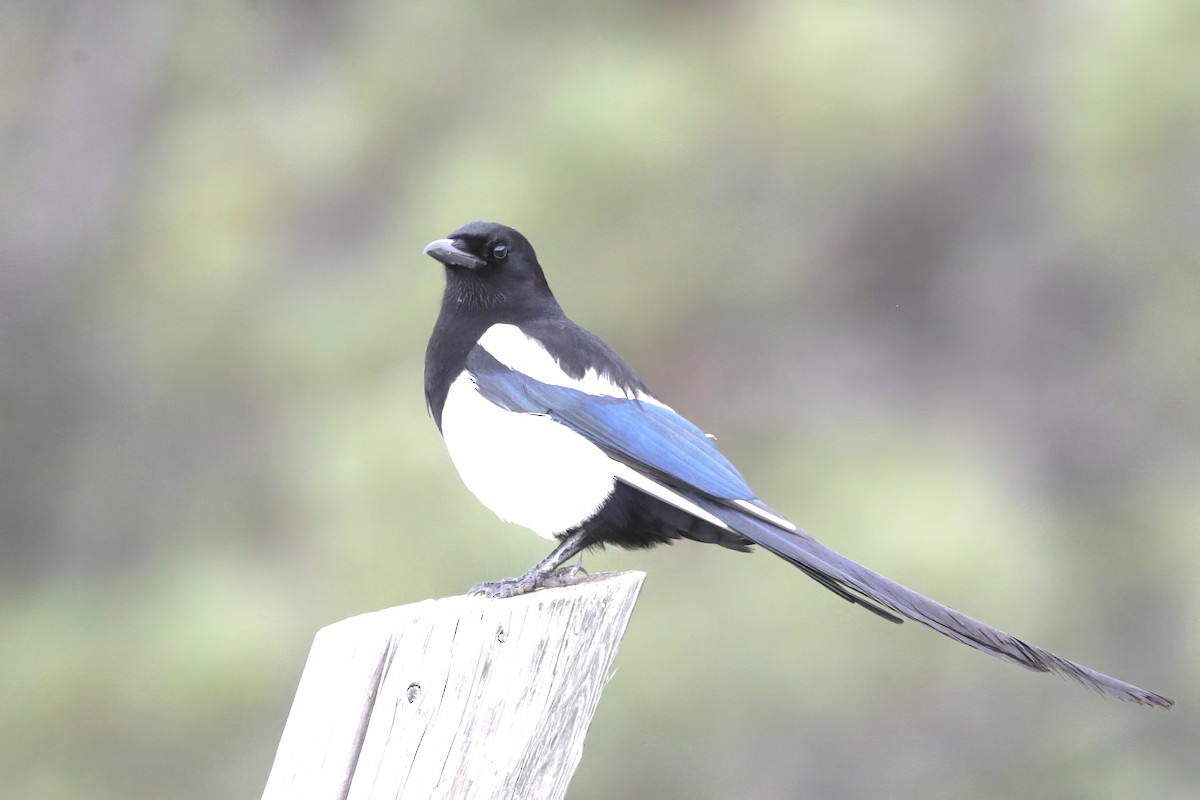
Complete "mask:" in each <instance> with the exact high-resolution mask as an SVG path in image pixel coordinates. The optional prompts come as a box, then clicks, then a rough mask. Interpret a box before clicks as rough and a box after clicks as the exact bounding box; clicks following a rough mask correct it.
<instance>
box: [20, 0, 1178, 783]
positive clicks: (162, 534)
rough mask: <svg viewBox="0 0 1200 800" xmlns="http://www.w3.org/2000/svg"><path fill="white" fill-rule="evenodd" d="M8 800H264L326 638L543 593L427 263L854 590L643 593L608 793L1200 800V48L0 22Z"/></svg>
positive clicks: (747, 579)
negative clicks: (550, 299) (448, 394)
mask: <svg viewBox="0 0 1200 800" xmlns="http://www.w3.org/2000/svg"><path fill="white" fill-rule="evenodd" d="M0 132H2V139H0V176H2V177H3V180H0V686H2V687H3V688H2V691H0V776H2V778H0V785H3V787H4V789H3V794H4V795H5V796H6V797H13V798H17V797H20V798H52V799H53V798H80V797H87V798H96V799H97V800H106V799H107V798H212V797H257V796H258V794H259V793H260V791H261V788H262V785H263V783H264V781H265V779H266V776H267V772H268V770H269V768H270V764H271V760H272V757H273V754H274V749H275V746H276V744H277V742H278V737H279V734H280V732H281V731H282V728H283V723H284V720H285V717H286V714H287V710H288V707H289V704H290V700H291V697H292V693H293V691H294V689H295V685H296V682H297V679H298V677H299V674H300V670H301V668H302V666H303V662H304V658H305V655H306V653H307V648H308V646H309V643H310V641H311V637H312V635H313V633H314V632H315V631H316V629H317V628H319V627H320V626H323V625H325V624H328V623H330V622H333V621H335V620H337V619H340V618H342V617H346V616H349V615H352V614H357V613H361V612H365V611H370V610H374V609H378V608H383V607H387V606H390V605H398V604H403V603H408V602H413V601H416V600H420V599H423V598H426V597H431V596H442V595H450V594H456V593H459V592H461V591H462V590H464V589H465V588H466V587H467V586H470V585H471V584H473V583H476V582H478V581H480V580H484V579H492V578H497V577H501V576H504V575H511V574H517V573H519V572H521V571H523V570H524V569H526V568H527V567H528V566H529V565H530V564H532V563H533V562H534V561H536V560H537V559H539V558H540V557H542V556H543V555H544V554H545V551H546V549H547V548H546V544H545V542H543V541H542V540H540V539H538V538H537V537H535V536H533V535H531V534H529V533H528V532H526V531H522V530H519V529H516V528H512V527H511V526H508V525H505V524H502V523H500V522H498V521H497V520H495V519H494V518H492V517H491V516H490V515H489V513H488V512H487V511H485V510H484V509H482V508H481V507H479V506H478V504H477V503H476V502H475V501H474V499H473V498H472V497H470V496H469V495H468V494H467V492H466V491H465V489H463V488H462V486H461V485H460V483H459V481H458V479H457V477H456V475H455V474H454V471H453V468H452V467H451V465H450V463H449V460H448V458H447V457H446V456H445V454H444V452H443V449H442V444H441V441H440V438H439V436H438V434H437V431H436V429H435V427H434V425H433V424H432V422H431V421H430V420H429V419H428V417H427V415H426V412H425V408H424V404H423V397H422V359H423V352H424V347H425V341H426V338H427V336H428V334H429V331H430V329H431V327H432V324H433V320H434V317H435V314H436V311H437V307H438V303H439V299H440V294H441V290H442V276H441V270H440V268H439V267H438V265H437V264H436V263H435V262H433V261H431V260H430V259H428V258H425V257H423V256H422V255H421V248H422V246H423V245H424V244H425V243H427V242H428V241H430V240H431V239H434V238H438V237H441V236H444V235H445V234H447V233H449V232H450V231H451V230H453V229H454V228H456V227H458V226H459V225H460V224H462V223H464V222H467V221H470V220H473V219H493V220H497V221H501V222H505V223H508V224H511V225H513V226H515V227H517V228H519V229H520V230H521V231H522V232H524V233H525V234H526V235H528V236H529V238H530V239H531V240H532V241H533V243H534V245H535V247H537V249H538V253H539V255H540V256H541V260H542V263H543V264H544V265H545V267H546V270H547V273H548V275H549V278H550V281H551V284H552V286H554V288H555V290H556V293H557V295H558V297H559V299H560V300H561V302H562V303H563V305H564V307H565V308H566V309H567V310H568V313H570V314H571V315H572V316H573V317H574V318H575V319H576V320H578V321H579V322H581V323H582V324H584V325H586V326H588V327H590V328H592V329H593V330H595V331H596V332H597V333H599V334H600V335H602V336H603V337H605V338H606V339H607V340H608V341H609V342H610V343H611V344H613V346H614V347H616V348H617V350H618V351H620V352H621V353H623V354H624V355H625V356H626V358H627V359H628V360H629V361H630V362H631V363H632V364H633V365H634V367H635V368H636V369H638V370H639V371H640V372H641V373H642V374H643V375H644V376H645V377H646V379H647V381H648V382H649V383H650V385H651V386H652V387H653V388H654V389H655V391H656V392H657V393H658V394H659V395H660V396H661V397H663V398H664V399H665V400H666V401H667V402H669V403H671V404H672V405H673V406H675V407H676V408H677V409H679V410H680V411H682V412H683V413H685V414H687V415H688V416H689V417H691V418H692V419H694V420H695V421H696V422H698V423H699V424H701V425H702V426H703V427H704V428H705V429H706V430H709V431H712V432H714V433H715V434H717V435H718V436H719V437H720V440H721V445H722V448H723V450H724V451H725V452H726V454H727V455H729V456H730V457H731V459H732V460H733V461H734V462H735V463H737V464H738V465H739V466H740V467H741V469H742V471H743V473H744V474H745V475H746V476H747V478H748V479H749V480H750V482H751V484H753V485H754V486H755V487H756V488H757V490H758V491H759V493H760V494H761V496H762V497H763V498H764V499H766V500H767V501H768V502H769V503H771V504H772V505H774V506H776V507H778V508H780V509H781V510H783V511H785V512H786V513H788V514H789V515H790V516H792V518H793V519H795V520H796V521H797V522H799V523H800V524H802V525H804V526H805V527H807V528H808V529H809V530H811V531H813V532H815V533H816V534H817V535H818V536H820V537H821V538H822V539H824V540H825V541H826V542H827V543H829V544H831V545H833V546H834V547H836V548H838V549H839V550H842V551H843V552H845V553H846V554H848V555H850V556H852V557H855V558H857V559H859V560H861V561H863V562H865V563H866V564H868V565H870V566H872V567H874V568H876V569H878V570H880V571H882V572H884V573H885V574H887V575H889V576H891V577H893V578H895V579H897V580H900V581H902V582H905V583H907V584H909V585H911V586H913V587H914V588H917V589H919V590H921V591H924V592H926V593H928V594H930V595H932V596H933V597H935V598H938V599H941V600H943V601H944V602H948V603H950V604H952V605H954V606H956V607H958V608H960V609H962V610H964V611H966V612H968V613H970V614H973V615H975V616H978V617H980V618H982V619H984V620H987V621H989V622H991V623H993V624H995V625H998V626H1001V627H1003V628H1005V629H1007V630H1009V631H1011V632H1013V633H1015V634H1018V635H1023V636H1027V637H1028V638H1030V639H1031V640H1033V641H1036V642H1038V643H1040V644H1043V645H1045V646H1048V647H1050V648H1051V649H1053V650H1055V651H1057V652H1059V653H1061V654H1063V655H1066V656H1068V657H1071V658H1075V659H1078V660H1080V661H1082V662H1084V663H1087V664H1089V665H1092V666H1094V667H1096V668H1098V669H1101V670H1104V671H1107V672H1110V673H1112V674H1115V675H1117V676H1120V677H1122V678H1125V679H1127V680H1130V681H1132V682H1134V683H1139V684H1141V685H1144V686H1146V687H1147V688H1150V689H1153V690H1156V691H1160V692H1163V693H1165V694H1167V695H1170V696H1173V697H1175V698H1176V699H1177V700H1178V701H1179V703H1180V707H1179V708H1178V709H1177V710H1176V711H1174V712H1172V713H1170V714H1164V713H1161V712H1154V711H1150V710H1146V709H1141V708H1137V707H1135V706H1131V705H1124V704H1120V703H1117V702H1111V701H1106V700H1103V699H1101V698H1099V697H1096V696H1092V695H1089V694H1088V693H1087V692H1085V691H1083V690H1080V689H1078V688H1076V687H1074V686H1072V685H1068V684H1066V683H1064V682H1062V681H1058V680H1055V679H1052V678H1047V677H1044V676H1037V675H1033V674H1031V673H1025V672H1023V671H1021V670H1019V669H1017V668H1015V667H1012V666H1009V665H1005V664H1002V663H1000V662H997V661H994V660H991V659H988V658H986V657H984V656H982V655H979V654H977V653H974V652H971V651H969V650H968V649H967V648H964V647H961V646H959V645H956V644H953V643H951V642H949V641H947V640H945V639H943V638H941V637H938V636H936V635H935V634H933V633H930V632H929V631H927V630H925V629H923V628H921V627H919V626H917V625H915V624H909V625H904V626H891V625H887V624H885V623H882V622H880V621H879V620H877V619H875V618H874V617H872V616H871V615H870V614H866V613H864V612H863V611H861V610H858V609H855V608H854V607H852V606H850V605H847V604H846V603H844V602H842V601H841V600H839V599H838V598H836V597H834V596H833V595H831V594H829V593H827V592H825V591H824V590H822V589H820V588H819V587H818V586H816V585H815V584H813V583H812V582H810V581H808V580H807V579H805V578H804V577H803V576H802V575H800V574H799V573H797V572H796V571H795V570H793V569H791V568H789V567H788V566H787V565H785V564H783V563H782V562H779V561H777V560H776V559H773V558H771V557H770V556H767V555H764V554H756V555H754V556H741V555H736V554H732V553H729V552H725V551H721V550H719V549H717V548H706V547H703V546H700V545H697V544H694V543H686V542H685V543H682V544H679V545H677V546H675V547H671V548H662V549H661V550H660V551H656V552H651V553H624V552H615V551H609V552H605V553H601V554H595V555H592V556H590V557H589V558H588V559H587V564H588V566H589V567H590V568H591V569H593V570H596V569H603V570H620V569H635V568H636V569H645V570H646V571H647V572H648V573H649V579H648V581H647V583H646V588H645V591H644V593H643V595H642V599H641V602H640V605H639V608H638V611H637V613H636V614H635V617H634V620H633V624H632V626H631V627H630V629H629V632H628V635H627V637H626V640H625V644H624V647H623V649H622V652H621V654H620V658H619V661H618V667H619V668H618V671H617V674H616V677H615V679H614V680H613V682H612V684H611V686H610V687H609V689H608V691H607V693H606V694H605V697H604V700H603V702H602V703H601V707H600V711H599V714H598V716H597V717H596V720H595V723H594V725H593V727H592V731H591V734H590V738H589V744H588V748H587V750H586V751H585V754H584V759H583V763H582V765H581V767H580V769H579V772H578V773H577V776H576V780H575V782H574V784H573V787H572V792H571V796H572V797H573V798H578V799H580V800H582V799H583V798H609V797H663V798H701V799H704V798H728V797H754V798H774V797H821V798H860V797H887V798H1013V797H1053V798H1122V799H1124V798H1130V797H1153V798H1157V799H1163V798H1185V797H1194V796H1195V792H1196V787H1197V785H1200V762H1198V760H1197V758H1196V750H1197V744H1198V743H1200V725H1198V724H1197V717H1196V714H1195V709H1196V707H1197V703H1198V702H1200V690H1198V689H1197V683H1198V680H1200V667H1198V664H1200V625H1198V622H1200V588H1198V581H1197V572H1198V570H1200V539H1198V537H1197V534H1198V533H1200V525H1198V521H1200V404H1198V403H1197V395H1198V392H1200V324H1198V320H1200V313H1198V312H1200V5H1197V4H1195V3H1181V2H1171V1H1170V0H1105V1H1102V2H1090V3H1066V2H1061V3H1054V2H1052V3H1036V2H1015V3H996V4H963V3H956V2H950V0H945V1H944V2H919V3H905V4H897V3H893V2H884V0H875V1H873V2H872V1H870V0H863V1H857V0H856V1H855V2H833V1H832V0H829V1H828V2H788V1H787V0H774V1H772V0H761V1H759V2H754V1H753V0H751V1H748V2H702V3H683V2H642V3H630V2H617V3H599V2H591V3H588V2H584V3H575V4H570V5H568V4H553V3H534V2H500V3H483V2H476V3H441V4H417V3H403V2H381V1H379V0H375V1H371V0H350V1H347V2H338V3H332V2H316V0H305V1H304V2H301V1H299V0H291V1H289V0H259V2H239V1H238V0H218V1H217V2H209V3H184V2H177V1H174V0H171V1H168V0H158V2H151V3H147V2H135V0H108V2H104V3H95V2H61V1H59V2H54V1H46V0H42V1H40V2H39V1H38V0H8V2H6V3H5V4H4V6H3V8H2V9H0Z"/></svg>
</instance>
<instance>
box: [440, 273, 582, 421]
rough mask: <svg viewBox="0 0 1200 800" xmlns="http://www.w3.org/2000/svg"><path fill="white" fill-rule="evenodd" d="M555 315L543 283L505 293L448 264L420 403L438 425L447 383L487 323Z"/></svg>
mask: <svg viewBox="0 0 1200 800" xmlns="http://www.w3.org/2000/svg"><path fill="white" fill-rule="evenodd" d="M556 319H565V316H564V315H563V310H562V308H561V307H560V306H559V305H558V302H557V301H556V300H555V299H554V296H553V295H551V294H549V290H548V289H547V292H546V293H545V294H542V293H536V294H535V293H531V292H528V291H516V292H507V293H506V292H505V291H504V288H503V287H498V286H495V285H492V284H491V283H490V282H488V281H486V280H483V279H482V278H481V277H479V276H477V275H475V274H474V273H470V272H463V271H459V270H456V269H448V270H447V271H446V291H445V293H444V294H443V295H442V308H441V311H439V312H438V318H437V322H436V323H435V324H434V326H433V335H432V336H430V337H429V344H428V346H427V347H426V348H425V405H426V406H427V407H428V408H429V413H430V414H432V415H433V421H434V422H435V423H436V424H437V426H438V430H441V428H442V407H443V406H445V405H446V394H447V393H448V392H449V391H450V384H451V383H453V382H454V379H455V378H457V377H458V376H459V375H460V374H461V373H462V371H463V370H464V369H466V366H467V355H468V354H469V353H470V352H471V348H473V347H474V346H475V343H476V342H478V341H479V337H481V336H483V334H484V332H485V331H486V330H487V329H488V328H490V327H492V326H493V325H497V324H501V323H508V324H511V325H520V324H521V323H522V322H528V321H531V320H556Z"/></svg>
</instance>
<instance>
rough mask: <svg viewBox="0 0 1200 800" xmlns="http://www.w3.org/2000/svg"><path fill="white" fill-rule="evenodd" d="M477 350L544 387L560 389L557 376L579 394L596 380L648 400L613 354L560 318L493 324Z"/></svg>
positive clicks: (644, 389) (645, 388)
mask: <svg viewBox="0 0 1200 800" xmlns="http://www.w3.org/2000/svg"><path fill="white" fill-rule="evenodd" d="M477 346H478V347H482V348H483V349H485V350H487V351H488V352H489V353H490V354H491V355H492V356H494V357H496V358H497V359H498V360H499V361H501V362H502V363H504V364H506V365H507V366H508V367H510V368H512V369H515V370H518V371H520V372H522V373H525V374H527V375H529V376H530V377H533V378H535V379H538V380H543V381H544V382H547V383H555V384H560V385H561V384H563V383H564V381H562V380H561V379H560V378H561V377H564V376H565V378H567V379H569V381H570V382H571V383H577V384H578V386H579V388H581V389H584V390H585V391H586V388H585V387H587V386H589V385H594V384H596V383H597V382H599V383H601V384H607V385H608V386H609V387H610V388H611V389H614V390H617V391H620V392H621V393H623V394H626V395H628V396H631V397H635V396H640V397H651V396H652V395H651V392H650V389H649V387H648V386H647V385H646V383H645V381H643V380H642V379H641V377H640V376H639V375H638V374H637V373H636V372H635V371H634V370H633V368H632V367H630V366H629V365H628V364H627V363H625V361H624V359H622V358H621V357H620V356H619V355H617V353H616V351H615V350H613V349H612V348H611V347H609V346H608V344H606V343H605V342H604V340H603V339H601V338H600V337H599V336H597V335H596V334H594V333H592V332H591V331H589V330H588V329H586V328H584V327H583V326H582V325H579V324H578V323H575V322H573V321H571V320H570V319H567V318H566V317H558V318H542V319H535V320H530V321H527V322H521V323H519V324H516V325H506V324H499V325H493V326H491V327H490V328H488V329H487V330H486V331H484V333H483V335H482V336H481V337H480V338H479V342H478V345H477ZM547 356H548V357H549V359H550V360H551V361H552V363H550V362H548V361H547ZM548 370H551V371H559V372H561V376H549V375H547V374H546V373H547V371H548ZM547 378H551V379H549V380H547ZM603 393H607V392H603Z"/></svg>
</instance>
